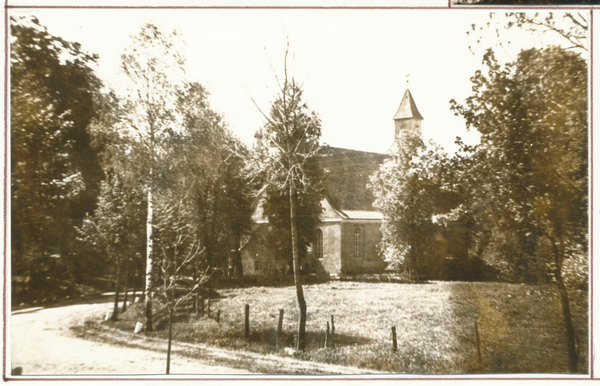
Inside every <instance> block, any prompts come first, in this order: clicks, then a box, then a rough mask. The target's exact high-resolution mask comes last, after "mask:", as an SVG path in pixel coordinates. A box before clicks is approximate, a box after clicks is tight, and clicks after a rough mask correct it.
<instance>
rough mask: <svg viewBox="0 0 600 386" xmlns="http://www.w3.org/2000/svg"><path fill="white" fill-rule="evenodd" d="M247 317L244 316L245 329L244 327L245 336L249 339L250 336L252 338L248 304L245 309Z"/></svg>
mask: <svg viewBox="0 0 600 386" xmlns="http://www.w3.org/2000/svg"><path fill="white" fill-rule="evenodd" d="M245 313H246V315H245V318H244V325H245V329H244V336H245V338H246V340H248V338H250V305H249V304H246V310H245Z"/></svg>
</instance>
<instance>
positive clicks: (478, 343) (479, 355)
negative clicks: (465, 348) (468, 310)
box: [475, 321, 481, 363]
mask: <svg viewBox="0 0 600 386" xmlns="http://www.w3.org/2000/svg"><path fill="white" fill-rule="evenodd" d="M475 343H476V344H477V357H478V358H479V363H481V344H480V342H479V328H478V327H477V321H475Z"/></svg>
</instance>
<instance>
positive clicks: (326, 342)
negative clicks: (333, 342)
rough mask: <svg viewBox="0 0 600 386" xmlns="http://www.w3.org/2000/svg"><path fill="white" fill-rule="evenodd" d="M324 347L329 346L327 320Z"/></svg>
mask: <svg viewBox="0 0 600 386" xmlns="http://www.w3.org/2000/svg"><path fill="white" fill-rule="evenodd" d="M324 347H325V348H327V347H329V322H327V330H326V331H325V345H324Z"/></svg>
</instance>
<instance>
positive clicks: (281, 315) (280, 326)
mask: <svg viewBox="0 0 600 386" xmlns="http://www.w3.org/2000/svg"><path fill="white" fill-rule="evenodd" d="M282 327H283V309H281V310H279V322H278V323H277V348H278V349H280V348H281V346H282V345H281V343H282V342H281V338H282V336H281V332H282V329H283V328H282Z"/></svg>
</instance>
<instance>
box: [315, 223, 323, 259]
mask: <svg viewBox="0 0 600 386" xmlns="http://www.w3.org/2000/svg"><path fill="white" fill-rule="evenodd" d="M313 251H314V253H315V258H317V259H322V258H323V231H321V230H320V229H317V231H316V232H315V244H314V247H313Z"/></svg>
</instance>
